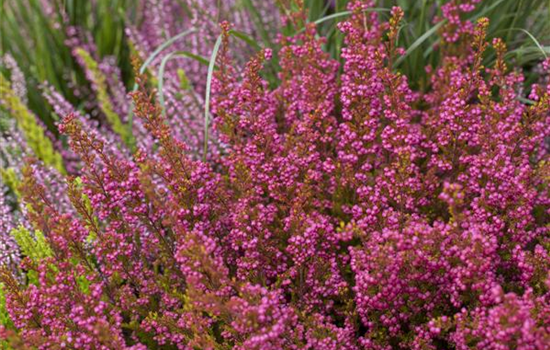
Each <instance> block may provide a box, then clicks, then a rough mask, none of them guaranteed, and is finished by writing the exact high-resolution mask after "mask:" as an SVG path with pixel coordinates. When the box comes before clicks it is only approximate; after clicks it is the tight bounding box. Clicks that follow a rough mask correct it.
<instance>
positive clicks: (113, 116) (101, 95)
mask: <svg viewBox="0 0 550 350" xmlns="http://www.w3.org/2000/svg"><path fill="white" fill-rule="evenodd" d="M75 55H76V57H77V58H78V59H79V61H80V62H81V64H82V65H83V66H84V67H85V69H86V74H87V77H88V79H89V80H90V81H91V82H92V84H93V87H94V90H95V93H96V94H97V99H98V103H99V106H100V108H101V111H102V112H103V113H104V114H105V117H106V118H107V121H108V122H109V124H110V125H111V127H112V128H113V131H114V132H116V133H117V134H118V135H119V136H120V137H121V138H122V140H123V141H124V142H125V143H126V144H130V143H131V142H132V135H131V133H130V131H129V129H128V128H127V127H126V126H125V125H124V124H123V122H122V119H121V116H119V115H118V114H117V113H116V112H115V110H114V107H113V103H112V101H111V98H110V97H109V93H108V91H107V81H106V78H105V76H104V74H103V72H101V70H100V69H99V66H98V63H97V62H96V61H95V60H94V59H93V57H92V56H90V54H89V53H88V52H87V51H86V50H84V49H83V48H80V47H79V48H76V49H75Z"/></svg>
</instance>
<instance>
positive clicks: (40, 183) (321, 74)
mask: <svg viewBox="0 0 550 350" xmlns="http://www.w3.org/2000/svg"><path fill="white" fill-rule="evenodd" d="M477 2H478V1H473V0H472V1H462V2H460V4H459V2H458V1H451V2H449V3H448V4H447V5H445V6H444V10H443V14H444V16H445V18H446V21H447V25H446V26H444V27H442V32H441V35H442V38H443V40H442V42H441V43H440V47H439V48H438V49H439V50H440V51H441V55H442V57H443V58H442V60H441V64H440V65H439V66H437V67H430V68H428V74H429V77H430V86H431V89H429V91H428V92H418V91H414V90H413V89H412V88H411V87H410V84H409V82H408V81H407V77H406V76H404V75H402V74H400V73H399V71H398V70H396V69H394V68H393V67H394V64H395V62H396V60H397V59H398V58H399V57H400V56H401V55H403V53H404V52H403V50H402V49H401V48H399V47H397V46H396V39H397V36H398V35H399V27H400V21H401V19H402V17H403V12H402V10H401V9H399V8H393V10H392V12H391V19H390V20H389V21H388V22H383V21H380V19H379V18H380V17H379V16H378V15H377V14H375V13H372V12H368V11H365V10H366V9H367V8H368V7H370V6H372V4H371V2H370V1H360V0H358V1H354V2H352V3H351V4H350V6H349V10H350V12H351V14H350V16H349V17H347V18H346V19H345V20H343V21H342V22H341V23H340V24H339V26H338V29H339V30H340V31H341V32H342V33H343V35H344V37H345V41H344V48H343V51H342V55H341V56H342V57H341V60H342V62H341V63H340V62H339V61H338V60H336V59H333V58H331V57H330V56H329V54H327V53H326V52H325V51H324V50H323V44H324V42H325V39H324V38H322V37H318V35H317V32H316V28H315V26H314V25H313V24H306V25H305V30H303V31H301V32H299V33H298V34H296V35H295V36H293V37H286V36H283V35H280V36H279V38H278V40H279V44H280V45H281V47H282V48H281V49H280V51H279V52H278V57H279V59H280V61H279V64H280V72H279V79H280V84H279V85H278V86H277V87H276V88H272V87H270V85H269V84H268V82H266V81H265V80H264V78H263V77H262V70H263V67H264V65H265V63H266V62H267V61H269V60H271V59H272V56H273V53H272V52H271V50H269V49H265V50H262V51H260V52H259V53H257V54H256V55H255V56H253V58H252V59H251V60H250V61H248V63H247V64H246V66H245V68H244V69H242V71H239V69H238V68H236V67H238V65H235V64H234V59H233V58H232V57H231V54H232V50H231V49H230V46H229V45H230V41H231V37H230V29H231V26H230V25H229V24H228V23H227V22H223V23H222V24H221V30H222V36H223V40H222V48H221V49H220V52H219V55H218V58H217V62H216V63H217V68H218V69H217V70H216V72H215V73H214V80H213V84H212V87H213V91H212V95H213V99H212V108H211V113H212V124H213V128H214V135H215V139H214V140H212V144H214V145H216V146H217V147H219V148H218V150H217V151H216V152H217V153H216V156H215V157H211V158H209V159H208V160H209V161H208V162H205V161H201V160H198V157H197V156H196V152H195V151H196V149H195V148H196V147H194V146H193V145H189V144H186V143H185V137H184V135H183V134H179V133H178V131H177V130H178V129H177V127H176V131H174V127H173V125H172V124H173V123H172V121H170V120H169V119H167V118H166V116H165V114H164V113H163V111H162V108H161V107H160V106H159V104H158V102H157V98H156V97H157V96H156V95H155V93H154V92H151V91H154V90H152V89H151V88H150V86H149V85H148V82H147V78H146V76H145V75H141V74H137V77H136V80H137V84H138V86H139V88H138V89H137V91H135V92H133V93H131V94H130V96H131V99H132V106H133V114H134V118H136V119H137V120H138V121H137V122H136V123H137V125H141V126H142V130H141V131H140V132H142V133H143V134H144V135H145V134H146V135H147V137H148V138H150V142H149V143H148V144H140V143H138V151H137V152H135V154H133V155H130V152H129V151H128V150H122V151H121V150H120V149H118V148H117V142H118V141H117V140H116V138H108V137H105V136H103V134H102V133H101V132H97V131H95V130H94V126H93V125H91V124H90V122H89V121H87V120H86V119H85V118H83V117H82V116H80V115H77V114H76V113H74V112H72V111H71V110H70V108H69V107H66V108H64V109H63V110H64V111H66V112H68V113H69V114H68V116H67V117H65V118H64V120H63V122H62V123H61V125H60V128H59V129H60V132H61V133H62V134H64V135H67V137H68V139H69V143H70V147H71V152H72V156H73V157H74V158H75V159H77V160H78V167H79V170H78V172H79V175H80V176H79V177H78V178H77V177H74V176H71V177H67V178H66V181H65V182H62V183H59V182H58V180H59V178H58V177H55V176H53V175H50V177H49V178H48V177H46V175H43V174H42V173H40V172H41V171H43V170H41V167H40V165H38V164H36V163H35V162H33V161H30V163H28V164H27V165H26V166H25V167H24V168H23V169H22V170H21V171H22V178H23V180H22V183H21V185H20V186H19V191H20V192H21V198H22V200H23V202H24V207H25V210H24V214H25V219H24V220H25V223H26V225H27V226H28V227H29V229H31V228H32V231H34V230H38V231H40V232H42V233H43V235H44V237H45V239H46V242H47V245H48V246H49V253H48V254H44V256H42V257H40V258H31V257H29V256H24V254H23V255H21V254H20V255H21V256H20V258H21V261H17V263H18V264H19V265H20V266H19V268H18V269H15V270H16V271H14V268H13V267H12V266H10V268H9V269H8V268H6V267H3V268H2V270H0V281H1V282H2V284H3V287H2V288H3V291H4V292H5V298H6V308H7V311H8V313H9V316H10V319H11V321H12V322H13V327H0V337H1V338H4V339H6V340H8V342H9V343H10V344H13V346H14V347H16V348H21V349H32V348H38V349H86V350H91V349H94V350H95V349H106V350H107V349H129V350H130V349H132V350H145V349H182V350H192V349H205V350H206V349H212V350H214V349H220V350H221V349H238V350H254V349H255V350H280V349H295V350H298V349H303V350H305V349H311V350H360V349H365V350H366V349H369V350H370V349H372V350H392V349H415V350H431V349H457V350H466V349H479V350H481V349H489V350H504V349H518V350H544V349H547V348H548V345H549V344H550V318H549V315H550V273H549V271H550V255H549V252H550V232H549V227H550V226H549V223H550V220H549V218H550V209H549V207H550V196H549V194H550V192H549V180H550V163H549V160H550V159H549V155H548V138H549V137H550V133H549V130H550V84H547V83H546V84H535V85H532V86H531V87H530V91H531V92H530V95H529V96H528V97H529V99H530V100H531V101H532V103H531V104H525V103H524V102H522V98H521V97H522V96H521V93H522V89H521V86H522V85H523V83H524V81H523V77H522V75H521V72H519V71H517V70H513V69H511V68H510V67H508V65H507V62H506V60H505V54H506V47H505V45H504V43H503V42H502V41H501V40H499V39H495V40H494V41H492V42H490V43H489V42H487V40H486V30H487V27H488V25H489V23H488V21H487V19H485V18H481V19H480V20H478V21H477V23H473V24H472V23H469V22H467V23H466V22H461V21H460V16H459V14H460V13H461V12H468V11H471V10H472V9H473V7H474V6H475V4H476V3H477ZM282 21H283V23H286V24H287V25H295V26H300V25H303V23H305V22H306V21H305V14H304V13H303V12H295V13H289V14H288V16H287V17H285V18H282ZM136 35H137V34H136ZM464 43H468V45H464ZM488 50H492V51H494V53H495V55H496V60H495V62H494V64H491V65H490V66H484V65H483V57H484V54H485V53H486V52H487V51H488ZM135 66H136V71H137V70H138V69H139V67H140V62H139V61H137V60H136V62H135ZM549 66H550V61H547V62H545V67H546V68H547V69H548V68H550V67H549ZM49 96H50V98H51V99H52V100H54V99H55V100H56V101H58V102H57V103H56V104H57V105H58V106H59V108H60V111H61V108H62V106H63V104H64V103H63V101H62V100H61V97H59V96H57V95H56V94H55V93H52V94H50V95H49ZM129 105H130V104H129V103H128V106H129ZM179 127H180V128H181V125H180V126H179ZM144 137H145V136H144ZM199 141H201V140H199ZM199 143H200V142H199ZM59 177H60V175H59ZM44 179H46V180H44ZM48 179H49V180H48ZM49 183H53V184H55V186H54V185H52V186H50V185H48V184H49ZM4 207H5V205H4V202H3V199H2V197H0V215H2V216H0V218H2V225H6V226H9V227H10V228H11V227H14V226H15V225H16V223H15V222H12V221H8V219H9V220H11V218H9V215H5V214H4V212H5V210H4V209H3V208H4ZM4 216H5V217H6V219H4ZM22 220H23V219H22ZM12 244H13V242H12V241H11V240H10V238H9V237H4V236H0V245H12ZM0 256H2V255H0ZM18 258H19V256H18ZM14 261H15V260H14ZM30 272H32V273H33V276H34V277H33V279H30V278H28V277H25V275H26V274H29V273H30Z"/></svg>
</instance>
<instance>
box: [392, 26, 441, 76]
mask: <svg viewBox="0 0 550 350" xmlns="http://www.w3.org/2000/svg"><path fill="white" fill-rule="evenodd" d="M445 23H446V20H444V21H441V22H439V23H437V24H436V25H434V26H433V27H432V28H431V29H430V30H428V31H427V32H425V33H424V34H422V35H421V36H420V37H419V38H418V39H416V40H415V41H414V43H412V45H411V46H409V48H408V49H407V51H405V54H403V56H401V57H399V58H398V59H397V60H396V61H395V64H394V65H393V66H394V67H397V66H399V65H400V64H401V63H402V62H403V61H404V60H405V59H406V58H407V57H408V56H409V55H410V54H411V53H412V52H413V51H414V50H416V49H417V48H418V47H419V46H420V45H422V43H423V42H424V41H426V40H427V39H428V38H429V37H430V36H432V35H433V34H434V33H435V32H437V30H438V29H439V28H441V26H442V25H444V24H445Z"/></svg>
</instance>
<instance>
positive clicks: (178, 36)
mask: <svg viewBox="0 0 550 350" xmlns="http://www.w3.org/2000/svg"><path fill="white" fill-rule="evenodd" d="M196 31H197V29H196V28H191V29H188V30H186V31H184V32H181V33H179V34H176V35H174V36H173V37H171V38H170V39H168V40H166V41H165V42H163V43H162V44H161V45H160V46H159V47H157V49H156V50H155V51H153V53H152V54H151V55H149V57H148V58H147V59H146V60H145V62H143V64H142V65H141V68H140V69H139V73H140V74H143V73H144V72H145V70H146V69H147V67H149V65H150V64H151V62H153V60H154V59H155V58H156V57H157V56H158V55H159V54H160V53H161V52H162V50H164V49H166V48H167V47H169V46H170V45H172V44H173V43H175V42H176V41H178V40H179V39H181V38H184V37H186V36H187V35H189V34H191V33H194V32H196Z"/></svg>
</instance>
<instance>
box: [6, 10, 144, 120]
mask: <svg viewBox="0 0 550 350" xmlns="http://www.w3.org/2000/svg"><path fill="white" fill-rule="evenodd" d="M43 3H44V2H43V1H40V0H0V8H1V11H2V12H1V14H0V16H1V20H0V38H1V39H0V49H1V50H0V51H1V53H2V54H3V53H10V54H11V55H12V56H13V57H14V59H15V60H16V61H17V63H18V64H19V66H20V68H21V70H22V71H23V74H24V75H25V78H26V80H27V89H28V98H29V104H28V107H29V109H30V110H32V111H33V112H35V113H36V114H37V115H38V116H39V118H41V119H42V120H43V121H44V123H45V124H46V125H47V126H48V128H50V130H54V125H53V122H54V119H53V117H52V113H51V108H50V106H49V104H48V103H47V101H46V100H45V99H44V97H43V96H42V91H41V89H40V86H39V85H40V84H41V83H42V82H44V81H47V82H49V83H50V84H52V85H53V87H54V88H55V89H56V90H57V91H59V92H60V93H61V94H62V95H63V96H64V97H65V98H66V99H67V100H68V101H69V102H70V103H72V104H73V105H75V106H82V105H83V102H84V101H85V99H86V96H85V95H79V94H77V93H75V91H77V90H79V89H80V87H82V86H85V87H87V86H89V83H88V82H87V80H86V77H85V74H84V72H83V70H82V68H81V67H79V65H78V63H77V62H76V60H75V58H74V57H73V55H72V53H71V48H70V47H68V46H67V45H66V41H67V39H68V36H67V32H68V28H69V27H71V26H78V27H79V28H80V29H81V30H83V31H84V32H85V33H87V34H89V35H90V37H91V38H92V39H93V41H94V43H95V47H96V48H97V54H98V55H99V57H105V56H115V57H116V58H117V64H118V65H119V66H120V68H121V70H122V73H123V77H124V79H125V81H126V82H129V81H130V80H131V79H132V74H131V71H132V68H131V64H130V60H129V55H130V50H129V46H128V42H127V40H125V36H124V28H125V23H124V20H125V18H124V16H123V14H124V13H125V12H126V10H127V9H130V8H135V7H136V5H137V4H138V1H137V0H99V1H80V0H49V1H47V3H48V4H49V5H50V6H44V5H43ZM119 10H123V11H119ZM129 20H133V19H132V18H130V19H129ZM128 86H129V85H128ZM75 87H76V89H75Z"/></svg>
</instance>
